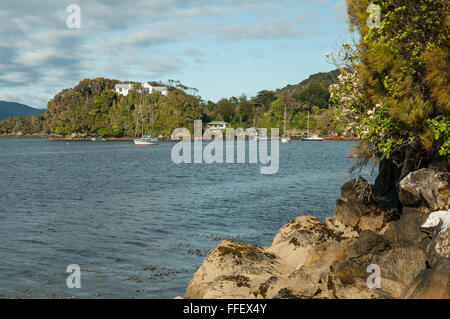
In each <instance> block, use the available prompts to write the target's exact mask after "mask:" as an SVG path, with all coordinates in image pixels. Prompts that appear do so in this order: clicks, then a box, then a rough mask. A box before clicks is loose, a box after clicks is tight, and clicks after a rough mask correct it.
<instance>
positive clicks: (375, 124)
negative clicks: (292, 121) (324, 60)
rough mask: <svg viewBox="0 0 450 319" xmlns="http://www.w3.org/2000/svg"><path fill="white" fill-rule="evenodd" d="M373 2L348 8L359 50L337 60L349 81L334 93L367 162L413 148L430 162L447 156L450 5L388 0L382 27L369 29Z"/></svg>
mask: <svg viewBox="0 0 450 319" xmlns="http://www.w3.org/2000/svg"><path fill="white" fill-rule="evenodd" d="M371 3H372V1H368V0H364V1H350V0H348V1H347V4H348V13H349V17H350V26H351V28H352V29H353V30H357V31H359V34H360V38H361V40H360V42H359V43H358V44H355V45H351V44H350V43H344V44H343V45H342V47H341V49H340V50H339V51H338V52H336V53H337V55H336V56H332V60H333V61H334V62H335V63H336V65H338V66H339V67H340V70H341V72H342V74H341V75H340V76H339V82H338V83H336V84H334V85H332V86H331V87H330V91H331V99H332V101H333V102H334V104H336V105H337V106H338V107H339V114H340V118H341V119H342V120H343V121H344V122H345V123H347V126H346V130H347V131H349V132H353V134H355V135H358V136H360V137H361V139H362V142H363V144H364V145H363V146H362V147H363V148H364V149H365V150H366V154H365V156H372V157H373V158H389V157H391V156H392V155H396V154H400V153H401V152H403V151H405V150H407V149H410V148H411V147H414V149H415V152H416V153H417V154H421V155H423V157H425V158H430V157H434V156H436V155H438V156H445V155H448V154H449V152H450V149H449V125H450V95H449V90H448V88H449V87H450V61H449V27H450V20H449V16H448V12H449V2H448V1H445V0H441V1H429V0H420V1H416V0H414V1H400V0H381V1H376V3H377V4H378V5H379V6H380V8H381V12H382V14H381V20H380V25H379V27H370V24H368V23H367V19H368V18H367V15H368V14H367V7H368V6H369V5H370V4H371Z"/></svg>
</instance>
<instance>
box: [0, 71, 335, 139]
mask: <svg viewBox="0 0 450 319" xmlns="http://www.w3.org/2000/svg"><path fill="white" fill-rule="evenodd" d="M338 74H339V71H338V70H335V71H332V72H328V73H318V74H315V75H312V76H311V77H310V78H309V79H307V80H304V81H302V82H300V83H299V84H297V85H289V86H287V87H285V88H283V89H279V90H276V91H269V90H263V91H261V92H259V93H258V94H257V95H256V96H255V97H252V98H249V97H247V96H245V95H242V96H240V97H231V98H228V99H225V98H224V99H221V100H220V101H218V102H217V103H214V102H212V101H207V102H205V101H203V100H202V99H201V97H200V96H197V95H196V90H195V89H193V88H189V87H187V86H184V85H182V84H181V83H179V82H176V81H169V83H168V84H167V86H168V87H169V88H170V89H169V94H168V95H167V96H163V95H161V94H160V93H159V92H155V93H153V94H145V95H144V103H143V105H144V107H143V112H144V116H143V118H144V127H145V133H151V134H154V135H163V136H166V137H169V136H170V135H171V133H172V132H173V130H174V129H176V128H178V127H185V128H188V129H189V130H191V132H192V131H193V123H194V120H197V119H202V120H203V122H204V123H207V122H209V121H214V120H222V121H227V122H229V123H231V125H232V126H233V127H243V128H247V127H252V126H257V127H266V128H271V127H279V128H282V127H283V120H284V109H285V107H286V110H287V121H288V128H290V129H299V130H305V129H306V125H307V123H306V122H307V120H306V118H307V112H308V110H309V111H310V112H311V120H310V127H311V128H312V129H317V130H319V131H320V132H321V133H324V134H325V133H329V132H337V133H340V132H342V130H343V128H342V127H341V126H340V124H339V123H338V122H336V121H333V118H334V117H335V112H336V110H335V109H332V110H328V107H329V105H328V103H329V96H330V93H329V92H328V87H329V86H330V84H332V83H334V82H335V81H336V79H337V76H338ZM118 83H120V82H119V81H117V80H109V79H104V78H95V79H85V80H83V81H81V82H80V83H79V84H78V85H77V86H75V87H74V88H72V89H64V90H62V91H61V92H59V93H58V94H56V95H55V96H54V97H53V99H51V100H50V101H49V102H48V105H47V111H46V112H45V114H43V115H40V116H26V117H14V118H8V119H6V120H4V121H2V122H0V133H4V134H17V133H18V132H21V133H22V134H33V133H37V134H48V135H62V136H69V135H73V134H76V135H85V136H97V135H99V136H110V137H111V136H114V137H123V136H134V135H135V134H140V133H141V122H137V120H139V121H140V120H141V118H142V116H141V113H140V112H141V109H140V99H141V95H140V85H141V84H140V83H134V84H135V87H134V89H133V90H131V93H130V94H128V95H127V96H122V95H119V94H117V93H116V92H115V91H114V88H115V85H116V84H118ZM153 84H155V85H162V84H159V83H153Z"/></svg>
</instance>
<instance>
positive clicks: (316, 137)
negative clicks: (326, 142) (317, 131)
mask: <svg viewBox="0 0 450 319" xmlns="http://www.w3.org/2000/svg"><path fill="white" fill-rule="evenodd" d="M302 141H309V142H320V141H323V138H321V137H319V135H311V136H309V110H308V126H307V129H306V137H305V138H302Z"/></svg>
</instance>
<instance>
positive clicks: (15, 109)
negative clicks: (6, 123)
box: [0, 101, 45, 121]
mask: <svg viewBox="0 0 450 319" xmlns="http://www.w3.org/2000/svg"><path fill="white" fill-rule="evenodd" d="M44 112H45V109H35V108H32V107H29V106H27V105H24V104H20V103H16V102H5V101H0V121H1V120H3V119H5V118H7V117H10V116H26V115H40V114H43V113H44Z"/></svg>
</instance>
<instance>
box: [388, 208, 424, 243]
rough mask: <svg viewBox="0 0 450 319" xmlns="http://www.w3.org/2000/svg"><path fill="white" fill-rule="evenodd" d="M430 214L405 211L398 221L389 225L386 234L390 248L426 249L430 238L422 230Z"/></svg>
mask: <svg viewBox="0 0 450 319" xmlns="http://www.w3.org/2000/svg"><path fill="white" fill-rule="evenodd" d="M427 217H428V214H422V213H419V212H417V211H405V212H404V213H403V214H402V215H401V217H400V219H399V220H398V221H395V222H392V223H389V224H388V225H387V227H386V231H385V232H384V235H383V236H384V238H385V240H386V243H387V245H388V246H390V247H407V246H417V247H420V248H422V249H425V248H426V246H427V245H428V243H429V241H430V236H429V235H428V234H427V233H425V232H423V231H422V230H421V226H422V224H423V223H424V222H425V221H426V220H427Z"/></svg>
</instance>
